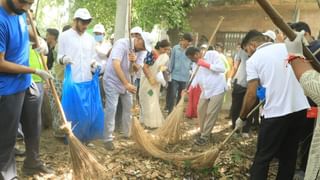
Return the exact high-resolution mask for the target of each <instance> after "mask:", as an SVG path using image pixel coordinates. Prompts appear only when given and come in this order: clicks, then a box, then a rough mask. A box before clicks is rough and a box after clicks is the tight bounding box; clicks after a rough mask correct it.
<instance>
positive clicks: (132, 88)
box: [112, 59, 137, 93]
mask: <svg viewBox="0 0 320 180" xmlns="http://www.w3.org/2000/svg"><path fill="white" fill-rule="evenodd" d="M120 62H121V61H120V60H118V59H115V60H113V62H112V65H113V67H114V69H115V72H116V74H117V76H118V77H119V79H120V81H121V82H122V84H123V86H124V87H125V88H126V89H127V90H128V91H129V92H131V93H136V91H137V89H136V87H135V86H134V85H132V84H131V83H130V82H129V81H128V79H127V78H126V76H125V74H124V72H123V70H122V68H121V64H120Z"/></svg>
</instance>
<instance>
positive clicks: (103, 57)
mask: <svg viewBox="0 0 320 180" xmlns="http://www.w3.org/2000/svg"><path fill="white" fill-rule="evenodd" d="M93 37H94V39H95V41H96V47H95V50H96V55H95V58H94V59H95V60H97V61H96V63H94V65H92V66H100V67H101V70H100V74H103V73H104V69H105V65H106V63H107V59H108V57H107V56H108V53H109V51H110V50H111V48H112V44H111V43H110V42H106V41H105V40H104V37H105V28H104V26H103V25H102V24H100V23H99V24H96V25H94V27H93ZM100 93H101V99H102V103H103V104H104V102H105V94H104V91H103V88H102V79H100Z"/></svg>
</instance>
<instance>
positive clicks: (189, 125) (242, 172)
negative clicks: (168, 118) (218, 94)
mask: <svg viewBox="0 0 320 180" xmlns="http://www.w3.org/2000/svg"><path fill="white" fill-rule="evenodd" d="M136 112H138V111H136ZM227 114H228V111H222V112H221V113H220V115H219V119H218V121H217V123H216V125H215V127H214V130H213V132H212V133H213V134H212V137H213V138H212V139H211V143H210V144H208V145H206V146H197V145H194V143H193V142H194V137H193V135H194V134H195V133H196V132H197V131H198V123H197V120H196V119H188V118H185V119H184V120H183V125H182V126H183V128H184V130H185V131H184V132H185V136H184V138H183V140H182V141H181V142H179V143H178V144H176V145H172V146H169V147H167V150H168V152H179V153H188V154H190V152H191V153H199V152H203V151H205V150H207V149H208V148H209V147H211V146H215V145H217V144H218V143H220V142H222V141H223V140H224V139H225V137H226V136H227V135H228V134H229V133H230V132H231V128H230V119H226V118H225V117H226V116H227ZM256 138H257V137H256V131H252V132H251V133H250V137H249V138H243V137H241V136H240V135H239V134H235V135H234V136H233V137H232V139H231V140H230V141H229V143H227V145H226V146H225V148H224V149H223V150H222V151H221V153H220V155H219V157H218V159H217V162H216V164H215V165H214V166H213V167H211V168H207V169H191V168H190V167H187V166H185V167H177V166H175V165H174V164H172V163H170V162H165V161H163V160H161V159H157V158H153V157H151V156H149V155H148V154H147V153H146V152H142V151H141V150H139V149H138V148H137V147H136V146H135V145H134V144H135V143H134V142H133V141H132V140H131V139H123V138H121V135H120V134H119V133H118V132H116V133H115V140H114V143H115V147H116V149H115V150H114V151H107V150H105V149H104V147H103V143H102V141H101V140H96V141H93V142H92V143H93V144H94V147H88V149H89V150H90V152H92V153H93V154H94V155H95V156H96V157H97V159H98V161H99V162H100V163H101V164H102V165H104V166H105V167H106V168H107V170H108V173H110V174H111V175H112V177H113V178H112V179H119V180H126V179H184V180H194V179H195V180H196V179H211V180H215V179H226V180H227V179H234V180H242V179H248V176H249V168H250V166H251V163H252V160H253V157H254V153H255V144H256ZM17 146H18V148H19V149H23V148H24V145H23V142H21V141H19V142H18V143H17ZM40 153H41V159H42V160H43V161H44V162H45V163H46V164H47V165H48V166H50V167H51V168H52V169H53V170H54V171H55V173H54V174H51V175H43V174H40V175H35V176H33V177H26V176H24V175H23V174H22V172H21V171H20V169H21V166H22V164H23V159H24V158H23V157H16V159H17V166H18V174H19V179H28V180H29V179H30V180H31V179H39V180H42V179H54V180H55V179H57V180H60V179H61V180H62V179H66V180H68V179H71V178H72V175H71V174H72V173H71V162H70V161H71V160H70V155H69V147H68V145H66V144H64V140H63V139H57V138H55V137H53V135H52V130H51V129H45V130H43V131H42V135H41V147H40ZM276 166H277V165H276V163H272V164H271V168H270V169H271V170H270V173H269V177H270V178H269V179H275V173H273V172H274V171H273V169H276Z"/></svg>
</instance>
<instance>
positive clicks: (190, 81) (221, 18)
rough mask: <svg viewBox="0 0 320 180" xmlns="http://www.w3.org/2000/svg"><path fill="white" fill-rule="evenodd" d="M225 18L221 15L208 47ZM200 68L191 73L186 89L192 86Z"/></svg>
mask: <svg viewBox="0 0 320 180" xmlns="http://www.w3.org/2000/svg"><path fill="white" fill-rule="evenodd" d="M223 20H224V17H223V16H220V17H219V22H218V24H217V27H216V28H215V29H214V31H213V32H212V34H211V37H210V40H209V42H208V47H209V45H210V44H211V43H212V40H213V38H214V37H215V36H216V34H217V32H218V30H219V28H220V26H221V23H222V21H223ZM207 50H208V48H207V49H206V51H207ZM199 68H200V66H199V65H197V68H196V70H195V71H194V73H193V74H192V75H191V77H190V80H189V82H188V84H187V86H186V90H188V89H189V87H190V85H191V83H192V81H193V79H194V77H195V76H196V74H197V72H198V71H199Z"/></svg>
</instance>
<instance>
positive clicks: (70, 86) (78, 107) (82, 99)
mask: <svg viewBox="0 0 320 180" xmlns="http://www.w3.org/2000/svg"><path fill="white" fill-rule="evenodd" d="M64 73H65V75H64V82H63V89H62V106H63V109H64V112H65V115H66V118H67V120H68V121H70V122H71V123H72V131H73V133H74V134H75V136H76V137H77V138H78V139H79V140H80V141H82V142H88V141H90V140H93V139H98V138H102V137H103V135H104V112H103V107H102V103H101V97H100V88H99V70H97V71H96V72H95V74H94V76H93V78H92V80H91V81H87V82H81V83H76V82H74V81H73V80H72V73H71V66H70V65H67V66H66V69H65V72H64Z"/></svg>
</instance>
